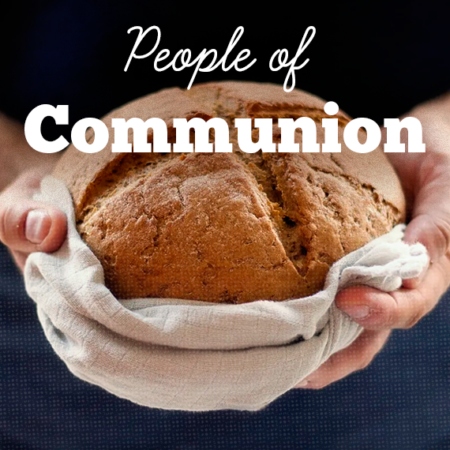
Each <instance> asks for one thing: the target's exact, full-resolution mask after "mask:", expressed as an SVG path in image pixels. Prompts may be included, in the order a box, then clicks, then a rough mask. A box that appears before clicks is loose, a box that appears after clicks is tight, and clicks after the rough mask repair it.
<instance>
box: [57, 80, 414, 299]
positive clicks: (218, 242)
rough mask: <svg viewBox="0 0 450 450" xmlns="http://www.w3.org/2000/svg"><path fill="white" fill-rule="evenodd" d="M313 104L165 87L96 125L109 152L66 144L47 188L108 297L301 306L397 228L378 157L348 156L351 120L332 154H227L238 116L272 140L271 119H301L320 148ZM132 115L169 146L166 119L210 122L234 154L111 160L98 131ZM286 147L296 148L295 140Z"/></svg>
mask: <svg viewBox="0 0 450 450" xmlns="http://www.w3.org/2000/svg"><path fill="white" fill-rule="evenodd" d="M324 104H325V102H324V101H323V100H321V99H319V98H317V97H315V96H313V95H310V94H307V93H305V92H302V91H300V90H295V91H293V92H290V93H285V92H284V91H283V88H282V87H281V86H276V85H271V84H258V83H244V82H222V83H208V84H204V85H198V86H196V87H193V88H192V89H191V90H189V91H188V90H181V89H178V88H173V89H167V90H163V91H161V92H158V93H155V94H152V95H149V96H147V97H144V98H141V99H139V100H136V101H134V102H131V103H129V104H127V105H125V106H123V107H122V108H119V109H117V110H115V111H112V112H111V113H110V114H109V115H107V116H106V117H104V118H103V121H104V123H105V124H106V125H107V126H108V129H109V131H110V141H109V143H108V145H107V147H106V148H105V149H104V150H103V151H101V152H99V153H96V154H85V153H82V152H80V151H78V150H77V149H76V148H74V147H73V146H71V147H70V148H69V149H68V150H67V151H66V152H65V154H64V155H63V156H62V158H61V159H60V161H59V163H58V165H57V166H56V168H55V171H54V176H55V177H57V178H59V179H61V180H63V181H64V182H65V183H66V185H67V186H68V188H69V190H70V192H71V194H72V196H73V200H74V207H75V213H76V220H77V227H78V231H79V233H80V235H81V236H82V238H83V239H84V240H85V242H86V243H87V244H88V245H89V247H90V248H91V249H92V251H93V252H94V253H95V255H96V256H97V257H98V259H99V260H100V262H101V264H102V266H103V268H104V272H105V283H106V285H107V286H108V287H109V289H110V290H111V291H112V293H113V294H114V295H115V296H116V297H117V298H124V299H125V298H143V297H165V298H182V299H193V300H203V301H209V302H224V303H244V302H250V301H254V300H260V299H265V300H275V301H279V300H286V299H291V298H299V297H305V296H308V295H312V294H314V293H316V292H318V291H319V290H321V289H322V288H323V285H324V280H325V277H326V275H327V272H328V270H329V267H330V266H331V264H333V263H334V262H335V261H336V260H338V259H340V258H341V257H343V256H344V255H346V254H348V253H349V252H352V251H354V250H356V249H357V248H359V247H361V246H363V245H364V244H366V243H367V242H369V241H370V240H372V239H374V238H376V237H378V236H380V235H382V234H384V233H386V232H388V231H389V230H390V229H391V228H392V227H393V226H394V225H396V224H397V223H399V222H401V221H403V220H404V215H405V200H404V196H403V193H402V189H401V185H400V183H399V180H398V178H397V176H396V173H395V171H394V169H393V168H392V167H391V165H390V164H389V162H388V160H387V158H386V156H385V155H384V153H383V151H382V149H381V148H379V149H377V150H375V151H373V152H371V153H368V154H358V153H354V152H352V151H350V150H349V149H348V148H347V147H346V146H345V144H344V140H343V130H344V127H345V125H346V123H348V121H349V120H350V118H349V117H348V116H347V115H345V114H343V113H338V115H337V116H336V117H337V118H338V119H339V141H340V143H341V144H342V152H341V153H302V152H300V153H285V154H282V153H279V154H277V153H261V152H258V153H255V154H247V153H244V152H242V151H241V150H240V149H239V147H238V144H237V136H236V130H235V127H234V119H235V118H238V117H250V118H259V117H260V118H273V119H274V120H273V122H274V128H273V130H274V132H273V136H274V142H279V141H280V129H279V128H278V126H277V119H278V118H294V119H296V118H298V117H301V116H308V117H311V118H313V119H314V120H315V121H316V125H317V136H318V142H319V143H322V142H323V141H324V131H323V128H322V125H321V119H322V118H323V117H327V116H326V114H325V113H324V111H323V106H324ZM133 117H138V118H141V119H144V120H147V119H149V118H151V117H159V118H162V119H163V120H164V121H165V122H166V124H167V126H168V130H169V142H171V143H173V142H175V130H174V128H173V119H174V118H188V119H189V118H192V117H201V118H204V119H208V118H210V117H221V118H223V119H225V120H226V121H227V122H228V124H229V127H230V142H232V144H233V153H213V154H207V153H197V154H196V153H190V154H179V153H166V154H163V153H161V154H157V153H154V154H153V153H140V154H138V153H112V152H111V144H112V141H113V138H114V132H113V129H112V128H111V119H112V118H124V119H126V120H128V119H130V118H133ZM256 131H257V130H255V131H254V133H256ZM92 137H93V136H92V132H91V133H90V132H89V131H88V133H87V139H88V141H89V139H92ZM152 138H153V136H152V132H151V129H150V130H149V136H148V139H149V142H152ZM211 139H212V140H211V142H213V139H214V136H211ZM360 139H361V140H364V139H365V137H364V133H363V131H361V136H360ZM295 141H296V142H298V143H300V150H301V130H298V131H297V132H296V138H295ZM129 142H130V143H131V142H132V132H131V131H130V133H129Z"/></svg>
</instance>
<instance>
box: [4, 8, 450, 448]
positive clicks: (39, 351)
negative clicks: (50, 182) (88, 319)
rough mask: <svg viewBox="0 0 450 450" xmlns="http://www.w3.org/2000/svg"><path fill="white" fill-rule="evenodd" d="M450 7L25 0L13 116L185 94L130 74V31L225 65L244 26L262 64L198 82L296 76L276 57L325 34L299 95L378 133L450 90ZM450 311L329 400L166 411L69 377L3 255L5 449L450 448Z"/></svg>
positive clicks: (9, 15)
mask: <svg viewBox="0 0 450 450" xmlns="http://www.w3.org/2000/svg"><path fill="white" fill-rule="evenodd" d="M447 4H448V3H447V2H446V1H440V2H437V1H434V2H433V1H428V2H423V1H421V2H419V1H409V2H395V3H393V2H361V1H359V2H351V1H350V2H349V1H348V2H345V4H342V3H338V2H333V3H331V2H329V3H327V2H312V1H309V2H304V1H297V2H295V3H292V2H287V1H285V2H282V1H279V2H272V3H270V4H267V5H266V4H263V3H254V2H251V3H250V2H249V3H245V2H236V3H232V4H229V3H213V2H209V3H206V4H200V3H189V4H188V3H187V2H185V3H183V4H177V3H169V2H121V3H119V2H111V1H58V2H56V1H39V2H36V1H35V2H16V3H14V4H12V5H8V6H7V7H5V8H6V9H5V10H3V11H2V14H1V16H0V42H1V48H0V50H1V52H0V110H3V111H4V112H6V113H8V114H10V115H12V116H13V117H16V118H18V119H19V120H21V121H24V120H25V118H26V116H27V115H28V113H29V112H30V111H31V110H32V109H33V108H34V107H35V106H37V105H40V104H43V103H48V104H52V105H57V104H68V105H69V114H70V122H71V124H72V125H73V123H74V122H75V121H77V120H78V119H81V118H84V117H101V116H102V115H104V114H106V113H107V112H109V111H110V110H111V109H113V108H115V107H117V106H119V105H121V104H123V103H125V102H128V101H131V100H133V99H135V98H136V97H139V96H142V95H146V94H148V93H150V92H154V91H156V90H159V89H162V88H164V87H172V86H180V87H186V86H187V85H188V83H189V80H190V77H191V74H192V69H186V70H185V71H183V72H178V73H174V72H173V71H171V70H169V71H166V72H162V73H158V72H155V71H154V70H153V60H154V57H153V56H152V57H150V58H148V59H146V60H134V61H133V62H132V63H131V66H130V69H129V70H128V72H127V73H125V72H124V71H123V69H124V67H125V64H126V61H127V59H128V55H129V53H130V51H131V49H132V47H133V44H134V41H135V38H136V36H137V33H136V32H135V33H133V34H132V35H128V34H127V30H128V29H129V28H130V27H132V26H136V25H140V26H142V27H143V28H144V29H145V28H147V27H149V26H151V25H158V26H159V27H160V28H161V31H162V40H161V44H160V48H168V49H170V50H171V53H175V52H176V51H177V50H179V49H181V48H186V47H188V48H190V49H191V50H192V51H193V54H194V55H196V54H198V52H200V51H201V50H202V49H203V48H217V49H218V50H219V52H220V54H222V53H223V52H224V51H225V49H226V47H227V44H228V42H229V40H230V38H231V36H232V34H233V32H234V30H235V29H236V27H237V26H239V25H243V26H244V27H245V33H244V35H243V37H242V39H241V41H240V43H239V44H238V46H237V49H236V51H235V52H234V53H233V55H235V54H237V53H238V52H239V51H240V50H241V49H243V48H249V49H250V50H251V52H252V56H253V57H256V58H257V59H258V61H257V63H256V64H255V65H254V66H253V67H252V68H250V69H249V70H248V71H246V72H243V73H238V72H235V71H230V72H228V73H223V72H222V71H221V70H217V71H215V72H213V73H203V74H202V73H200V74H198V75H197V78H196V82H197V83H200V82H207V81H211V80H223V79H236V80H251V81H264V82H274V83H278V84H283V82H284V78H285V76H286V70H282V71H280V72H271V71H270V70H269V66H268V62H269V58H270V56H271V55H272V53H273V52H274V51H275V50H276V49H278V48H288V49H289V51H290V53H291V55H293V54H294V53H295V51H296V49H297V47H298V45H299V43H300V40H301V38H302V36H303V33H304V31H305V29H306V28H307V27H308V26H310V25H314V26H315V27H316V28H317V35H316V37H315V38H314V40H313V42H312V43H311V45H310V46H309V48H308V49H307V50H306V52H305V53H304V57H307V58H310V62H309V63H308V64H307V66H306V67H305V68H303V69H301V70H300V71H298V72H297V73H296V75H297V87H298V88H301V89H304V90H307V91H310V92H312V93H314V94H316V95H318V96H320V97H322V98H325V99H327V100H333V101H336V102H337V103H338V104H339V105H340V107H341V108H342V109H343V110H345V111H346V112H347V113H349V114H350V115H351V116H353V117H371V118H373V119H375V120H377V121H378V122H381V121H382V119H383V118H387V117H396V116H398V115H399V114H402V113H404V112H406V111H407V110H408V109H410V108H411V107H413V106H414V105H415V104H417V103H420V102H422V101H425V100H427V99H429V98H432V97H434V96H437V95H439V94H442V93H444V92H446V91H447V90H448V88H449V84H450V54H449V48H450V26H449V22H448V17H449V15H448V13H449V12H450V11H449V8H448V6H447ZM154 36H155V34H153V35H152V38H151V39H148V41H149V45H150V44H153V37H154ZM140 51H141V52H144V51H145V48H144V47H143V48H142V49H141V50H140ZM44 130H45V133H46V134H47V136H48V137H56V136H58V135H59V134H60V133H61V132H63V133H64V134H65V136H66V138H68V139H70V126H59V127H55V126H54V124H52V122H51V120H46V121H45V123H44ZM0 164H1V162H0ZM449 301H450V298H449V296H448V295H447V297H446V298H444V299H443V300H442V301H441V302H440V304H439V305H438V307H437V308H436V309H435V310H434V311H433V312H432V313H431V314H430V315H429V316H427V317H426V318H425V319H424V320H422V321H421V322H420V323H419V324H418V325H417V326H416V327H414V329H412V330H407V331H395V332H394V333H393V335H392V337H391V339H390V341H389V342H388V344H387V346H386V347H385V349H384V350H383V352H382V353H381V354H380V355H379V356H378V358H377V359H376V360H375V362H374V363H373V364H372V365H371V366H370V367H369V368H368V369H366V370H365V371H363V372H360V373H357V374H354V375H352V376H350V377H349V378H347V379H346V380H344V381H341V382H339V383H336V384H335V385H332V386H330V387H328V388H326V389H324V390H322V391H318V392H316V391H304V390H295V391H292V392H289V393H287V394H286V395H285V396H283V397H282V398H281V399H279V400H278V401H276V402H274V403H273V404H272V405H270V406H269V407H268V408H267V409H265V410H263V411H261V412H258V413H245V412H238V411H222V412H213V413H181V412H168V411H158V410H152V409H147V408H143V407H140V406H137V405H134V404H132V403H130V402H128V401H125V400H120V399H118V398H116V397H114V396H112V395H111V394H108V393H106V392H104V391H103V390H101V389H99V388H97V387H95V386H91V385H88V384H87V383H84V382H82V381H80V380H78V379H76V378H75V377H74V376H72V375H71V374H70V373H69V372H68V370H67V369H66V368H65V366H64V364H63V363H62V362H61V361H60V360H59V359H58V358H57V356H56V355H55V354H54V353H53V351H52V350H51V348H50V346H49V344H48V343H47V342H46V340H45V338H44V335H43V332H42V331H41V329H40V325H39V323H38V321H37V317H36V312H35V305H34V303H33V302H32V300H30V299H29V298H28V297H27V296H26V293H25V292H24V289H23V282H22V279H21V276H20V275H19V273H18V272H17V270H16V269H15V267H14V266H13V264H12V262H11V260H10V258H9V256H8V254H7V252H6V249H5V248H3V247H0V449H8V450H9V449H64V450H65V449H77V450H79V449H90V448H95V449H133V450H134V449H234V448H236V449H256V448H258V449H408V450H413V449H448V448H450V389H449V372H450V350H449V348H450V305H449ZM255 376H257V374H255Z"/></svg>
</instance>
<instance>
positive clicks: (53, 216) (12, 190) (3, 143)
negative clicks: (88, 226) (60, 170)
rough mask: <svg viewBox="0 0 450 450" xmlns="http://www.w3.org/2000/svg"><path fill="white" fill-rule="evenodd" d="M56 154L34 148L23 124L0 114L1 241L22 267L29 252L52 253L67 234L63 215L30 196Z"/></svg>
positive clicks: (56, 156) (54, 161)
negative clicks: (0, 163) (48, 153)
mask: <svg viewBox="0 0 450 450" xmlns="http://www.w3.org/2000/svg"><path fill="white" fill-rule="evenodd" d="M58 157H59V156H58V155H46V154H41V153H38V152H36V151H35V150H33V149H32V148H31V147H30V146H29V145H28V143H27V141H26V139H25V136H24V133H23V126H22V125H21V124H19V123H18V122H16V121H14V120H12V119H10V118H8V117H6V116H5V115H3V114H1V113H0V158H1V160H2V166H0V242H2V243H3V244H4V245H6V246H7V247H8V248H9V250H10V252H11V254H12V256H13V258H14V260H15V262H16V263H17V265H18V266H19V268H20V269H21V270H23V268H24V266H25V261H26V259H27V256H28V255H29V254H30V253H31V252H36V251H43V252H53V251H55V250H57V249H58V248H59V247H60V246H61V244H62V243H63V242H64V239H65V237H66V229H67V222H66V216H65V214H64V213H63V212H62V211H60V210H59V209H58V208H55V207H54V206H51V205H48V204H46V203H42V202H37V201H34V200H33V198H32V197H33V194H34V193H35V192H36V191H37V190H38V189H39V185H40V182H41V179H42V178H43V177H44V176H45V175H46V174H48V173H49V172H50V171H51V169H52V167H53V166H54V164H55V163H56V160H57V159H58ZM30 168H31V169H30Z"/></svg>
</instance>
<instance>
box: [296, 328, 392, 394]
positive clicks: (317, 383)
mask: <svg viewBox="0 0 450 450" xmlns="http://www.w3.org/2000/svg"><path fill="white" fill-rule="evenodd" d="M390 333H391V332H390V330H364V331H363V332H362V333H361V335H360V336H359V337H358V339H356V341H355V342H353V344H351V345H350V346H349V347H347V348H345V349H344V350H341V351H340V352H337V353H335V354H334V355H332V356H331V357H330V358H329V359H328V360H327V361H326V362H325V363H324V364H322V365H321V366H320V367H319V368H318V369H317V370H316V371H315V372H313V373H312V374H310V375H309V376H308V377H306V379H305V380H303V381H302V382H301V383H299V384H298V385H297V386H296V387H299V388H306V389H322V388H324V387H325V386H328V385H329V384H331V383H334V382H335V381H338V380H341V379H342V378H345V377H347V376H348V375H350V374H351V373H353V372H356V371H357V370H362V369H364V368H366V367H367V366H368V365H369V364H370V363H371V362H372V360H373V358H374V357H375V356H376V354H377V353H378V352H379V351H380V350H381V349H382V348H383V346H384V344H385V343H386V341H387V340H388V338H389V334H390Z"/></svg>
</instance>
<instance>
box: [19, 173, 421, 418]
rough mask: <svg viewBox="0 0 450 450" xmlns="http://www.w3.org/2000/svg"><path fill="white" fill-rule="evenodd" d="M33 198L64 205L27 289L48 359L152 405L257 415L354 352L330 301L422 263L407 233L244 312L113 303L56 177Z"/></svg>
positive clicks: (344, 320)
mask: <svg viewBox="0 0 450 450" xmlns="http://www.w3.org/2000/svg"><path fill="white" fill-rule="evenodd" d="M36 199H39V200H42V201H45V202H49V203H51V204H53V205H55V206H57V207H59V208H61V209H62V210H63V211H64V212H65V213H66V214H67V218H68V238H67V240H66V241H65V243H64V244H63V246H62V247H61V248H60V249H59V250H58V251H57V252H55V253H52V254H45V253H33V254H32V255H30V256H29V258H28V260H27V263H26V267H25V285H26V289H27V292H28V294H29V296H30V297H31V298H32V299H33V300H34V301H35V302H36V304H37V312H38V318H39V320H40V322H41V324H42V327H43V330H44V333H45V335H46V337H47V339H48V341H49V342H50V344H51V346H52V347H53V349H54V351H55V352H56V353H57V354H58V356H59V357H60V358H61V359H62V360H63V361H64V363H65V364H66V365H67V367H68V368H69V370H70V371H71V372H72V373H73V374H74V375H76V376H78V377H79V378H81V379H83V380H85V381H87V382H90V383H93V384H95V385H98V386H101V387H102V388H104V389H106V390H107V391H109V392H111V393H113V394H115V395H117V396H119V397H122V398H126V399H128V400H131V401H133V402H135V403H138V404H140V405H145V406H149V407H155V408H162V409H173V410H188V411H208V410H219V409H238V410H258V409H261V408H263V407H264V406H266V405H267V404H269V403H270V402H272V401H273V400H275V399H276V398H277V397H279V396H280V395H282V394H283V393H285V392H286V391H288V390H289V389H291V388H292V387H293V386H295V385H296V384H297V383H298V382H299V381H300V380H302V379H304V378H305V377H306V376H307V375H309V374H310V373H312V372H313V371H314V370H316V369H317V368H318V367H319V366H320V365H321V364H323V363H324V362H325V361H326V360H327V359H328V358H329V357H330V356H331V355H332V354H333V353H335V352H337V351H339V350H341V349H343V348H345V347H347V346H348V345H350V344H351V343H352V342H353V341H354V340H355V339H356V338H357V337H358V336H359V334H360V333H361V331H362V328H361V327H360V326H359V325H358V324H357V323H355V322H353V321H352V320H351V319H350V318H349V316H347V315H346V314H345V313H343V312H342V311H340V310H339V309H338V308H336V306H335V304H334V302H333V300H334V298H335V296H336V293H337V292H338V291H339V290H340V289H342V288H344V287H347V286H350V285H354V284H365V285H368V286H372V287H374V288H377V289H381V290H383V291H387V292H388V291H393V290H396V289H398V288H399V287H400V286H401V284H402V280H403V279H405V278H413V277H415V276H418V275H419V274H420V273H421V271H422V270H424V269H425V267H426V266H427V264H428V255H427V252H426V249H425V248H424V247H423V246H422V245H421V244H414V245H407V244H405V243H403V242H402V237H403V232H404V228H405V227H404V225H399V226H397V227H395V228H394V229H393V230H392V231H391V232H389V233H388V234H386V235H384V236H382V237H380V238H378V239H375V240H374V241H372V242H370V243H369V244H367V245H366V246H364V247H363V248H360V249H359V250H357V251H355V252H353V253H351V254H349V255H347V256H345V257H344V258H342V259H341V260H339V261H337V262H336V263H335V264H334V265H333V266H332V267H331V269H330V271H329V274H328V277H327V280H326V284H325V287H324V290H323V291H321V292H318V293H317V294H315V295H313V296H310V297H306V298H301V299H293V300H287V301H284V302H271V301H265V300H260V301H256V302H251V303H247V304H242V305H228V304H227V305H224V304H213V303H208V302H200V301H192V300H183V299H161V298H146V299H132V300H121V299H116V298H115V297H114V296H113V295H112V293H111V292H110V291H109V290H108V289H107V288H106V287H105V285H104V275H103V269H102V267H101V265H100V262H99V261H98V260H97V258H96V257H95V256H94V254H93V253H92V252H91V250H90V249H89V248H88V247H87V245H86V244H85V243H84V242H83V241H82V239H81V238H80V236H79V234H78V232H77V230H76V226H75V217H74V210H73V205H72V199H71V196H70V193H69V191H68V190H67V188H66V187H65V185H64V184H63V183H62V182H60V181H59V180H56V179H55V178H53V177H46V178H44V179H43V180H42V183H41V192H40V193H39V194H37V195H36Z"/></svg>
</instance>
